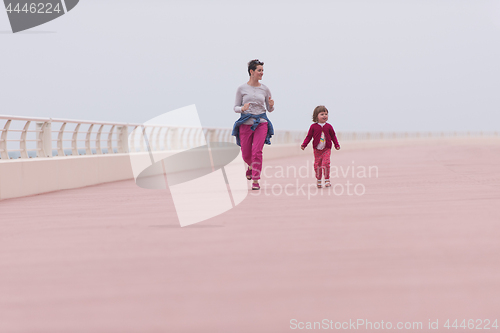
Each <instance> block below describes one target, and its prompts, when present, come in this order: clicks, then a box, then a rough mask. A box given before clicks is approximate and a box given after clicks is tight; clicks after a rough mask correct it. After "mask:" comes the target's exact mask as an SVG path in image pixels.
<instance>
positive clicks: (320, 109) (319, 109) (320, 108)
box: [313, 105, 328, 123]
mask: <svg viewBox="0 0 500 333" xmlns="http://www.w3.org/2000/svg"><path fill="white" fill-rule="evenodd" d="M324 111H326V113H328V109H327V108H326V106H324V105H319V106H317V107H316V108H315V109H314V111H313V122H315V123H317V122H318V115H319V114H320V113H321V112H324Z"/></svg>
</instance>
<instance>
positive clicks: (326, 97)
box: [0, 0, 500, 132]
mask: <svg viewBox="0 0 500 333" xmlns="http://www.w3.org/2000/svg"><path fill="white" fill-rule="evenodd" d="M255 58H257V59H260V60H261V61H263V62H264V63H265V65H264V72H265V74H264V79H263V80H262V83H264V84H265V85H267V86H268V87H269V88H270V90H271V92H272V95H273V99H274V100H275V111H274V112H273V113H272V114H270V115H269V117H270V119H271V120H272V121H273V124H274V127H275V129H281V130H307V129H308V128H309V125H310V124H311V115H312V111H313V109H314V108H315V107H316V106H317V105H325V106H327V108H328V109H329V110H330V121H329V122H330V123H331V124H332V125H333V126H334V128H335V130H336V131H377V132H379V131H416V132H418V131H467V130H471V131H497V130H500V128H499V127H500V126H499V124H500V112H499V111H500V110H499V109H500V108H499V106H500V94H499V91H500V65H499V61H498V59H500V1H497V0H491V1H490V0H475V1H469V0H467V1H463V0H432V1H430V0H418V1H414V0H405V1H401V0H381V1H377V0H365V1H363V0H348V1H347V0H346V1H335V0H325V1H315V0H312V1H307V2H306V1H293V0H291V1H277V0H267V1H258V0H257V1H251V2H248V1H239V0H230V1H229V0H228V1H210V0H206V1H199V0H182V1H180V0H179V1H168V0H164V1H160V0H140V1H131V0H80V3H79V4H78V5H77V6H76V7H75V8H74V9H73V10H72V11H71V12H69V13H67V14H66V15H64V16H62V17H60V18H58V19H56V20H54V21H51V22H48V23H46V24H44V25H41V26H38V27H35V28H33V29H30V30H27V31H25V32H20V33H16V34H12V32H11V30H10V25H9V21H8V17H7V14H6V12H4V11H0V64H1V65H0V100H1V109H0V114H2V115H16V116H33V117H51V118H68V119H84V120H95V121H115V122H129V123H144V122H146V121H148V120H149V119H151V118H154V117H156V116H158V115H161V114H163V113H165V112H168V111H171V110H175V109H178V108H181V107H184V106H187V105H191V104H195V105H196V107H197V110H198V113H199V116H200V119H201V122H202V125H203V126H205V127H222V128H229V127H231V126H232V124H233V123H234V121H235V120H236V119H237V118H238V115H237V114H235V113H234V111H233V106H234V100H235V93H236V89H237V87H238V86H239V85H241V84H243V83H245V82H247V80H248V73H247V62H248V61H249V60H251V59H255Z"/></svg>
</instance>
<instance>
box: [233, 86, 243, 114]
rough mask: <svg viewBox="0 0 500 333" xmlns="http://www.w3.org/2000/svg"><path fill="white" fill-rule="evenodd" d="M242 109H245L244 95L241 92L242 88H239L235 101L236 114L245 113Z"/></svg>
mask: <svg viewBox="0 0 500 333" xmlns="http://www.w3.org/2000/svg"><path fill="white" fill-rule="evenodd" d="M242 107H243V93H242V91H241V88H238V90H236V100H235V101H234V112H236V113H242V112H243V110H241V108H242Z"/></svg>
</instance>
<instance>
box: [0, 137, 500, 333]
mask: <svg viewBox="0 0 500 333" xmlns="http://www.w3.org/2000/svg"><path fill="white" fill-rule="evenodd" d="M499 141H500V140H499V139H496V140H479V139H477V140H475V139H474V140H472V139H471V140H442V141H430V140H427V141H422V142H419V143H415V142H410V141H408V142H407V143H400V144H398V145H393V146H389V147H373V148H370V149H367V148H361V147H354V146H352V147H351V149H349V144H347V143H346V144H344V145H343V149H342V150H341V151H339V152H332V165H334V166H337V168H338V171H339V177H338V178H332V180H333V181H334V183H336V184H338V185H337V186H336V188H335V189H336V191H337V193H334V192H333V190H330V192H328V189H322V190H321V191H319V192H316V189H315V188H314V187H311V188H308V187H307V186H308V185H309V184H311V183H313V182H314V179H313V177H312V172H311V171H312V170H309V175H308V176H309V177H308V178H307V177H306V178H301V177H300V175H297V176H296V177H294V175H293V173H292V171H293V168H295V169H296V170H297V171H299V169H300V167H302V166H304V168H303V169H302V175H304V173H305V171H306V170H307V169H308V168H309V169H311V162H312V153H311V152H304V153H303V155H301V156H298V157H294V158H287V159H281V160H274V161H268V162H267V163H266V165H267V166H269V168H268V169H267V171H266V177H263V182H262V185H263V189H262V191H261V192H260V193H259V195H258V196H257V195H255V194H256V193H255V191H254V192H252V193H250V195H249V196H248V197H247V198H246V199H245V200H244V201H243V203H241V204H240V205H238V206H237V207H236V208H235V209H233V210H230V211H228V212H226V213H225V214H222V215H219V216H217V217H215V218H212V219H211V220H208V221H205V222H203V223H200V224H196V225H193V226H189V227H185V228H180V227H179V225H178V222H177V218H176V214H175V210H174V206H173V203H172V198H171V197H170V195H169V192H168V191H160V190H145V189H141V188H138V187H136V186H135V184H134V182H133V181H122V182H116V183H109V184H102V185H98V186H93V187H88V188H83V189H75V190H67V191H60V192H54V193H48V194H44V195H38V196H33V197H27V198H20V199H11V200H5V201H1V202H0V212H1V213H0V332H1V333H16V332H26V333H38V332H40V333H41V332H44V333H76V332H82V333H90V332H92V333H100V332H103V333H104V332H110V333H111V332H113V333H115V332H116V333H127V332H141V333H150V332H151V333H153V332H154V333H156V332H158V333H160V332H161V333H165V332H167V333H170V332H174V333H175V332H228V333H233V332H236V333H238V332H245V333H246V332H248V333H255V332H293V331H307V330H299V329H298V327H297V326H295V327H297V329H293V328H294V324H291V320H294V319H295V320H296V322H295V321H292V323H297V325H298V324H299V322H302V323H304V325H306V323H307V322H321V321H322V320H324V319H326V320H327V321H328V323H330V320H331V321H332V323H331V325H333V330H330V331H340V330H335V327H334V326H335V323H336V322H338V323H344V322H347V323H348V322H349V320H351V322H353V321H356V320H358V319H359V320H364V321H369V322H371V323H372V325H375V326H376V325H377V324H376V323H378V324H379V325H380V324H381V322H382V321H383V322H384V324H383V325H387V322H391V324H392V326H393V329H392V331H395V329H394V327H395V326H396V325H397V323H398V322H401V323H403V325H404V324H405V323H407V322H409V323H413V322H421V323H422V325H423V326H422V329H410V330H403V331H409V332H430V331H433V332H436V331H438V332H450V331H456V329H454V328H452V329H450V330H448V329H446V328H444V327H443V325H444V324H445V322H446V320H447V319H451V320H452V322H453V320H455V319H458V320H459V321H458V323H459V324H460V322H461V321H462V320H463V319H466V320H469V319H473V320H474V325H479V327H484V326H485V324H486V321H485V320H487V319H488V320H490V321H491V323H493V321H494V320H495V319H499V320H500V318H499V317H500V312H499V311H498V309H500V264H499V263H500V241H499V239H500V142H499ZM287 166H289V169H288V170H289V175H288V177H287V175H286V167H287ZM369 166H372V167H376V168H372V169H371V170H372V174H371V175H369V174H368V167H369ZM281 167H284V169H282V168H281ZM340 167H342V169H341V168H340ZM347 167H351V168H352V167H354V168H355V171H356V173H355V174H354V177H353V174H352V172H351V171H352V169H351V168H350V169H347ZM363 167H365V168H366V170H365V171H366V174H365V177H362V176H363V174H362V172H361V171H362V170H363ZM282 170H284V172H281V171H282ZM375 170H378V174H376V173H375ZM342 171H344V173H346V174H345V176H346V177H344V175H342ZM346 171H347V172H346ZM290 173H292V174H290ZM306 176H307V175H306ZM369 176H370V177H369ZM242 177H244V174H242ZM264 180H265V182H264ZM348 181H349V184H351V186H350V187H349V188H348V184H347V182H348ZM355 185H358V186H357V187H356V189H357V191H358V194H362V195H357V194H356V193H354V186H355ZM301 186H302V187H301ZM342 188H343V189H344V193H342V194H340V190H341V189H342ZM285 189H286V190H287V193H288V194H285V192H284V191H285ZM363 189H364V194H363V193H361V191H362V190H363ZM197 190H199V191H204V190H206V189H197ZM280 190H281V191H282V192H281V193H280ZM309 190H310V192H308V191H309ZM348 190H350V192H349V193H350V194H351V195H349V193H348V192H347V191H348ZM273 191H274V192H273ZM429 320H431V321H432V322H435V321H436V320H438V325H439V329H437V330H429V329H428V323H429ZM479 320H481V323H480V321H479ZM452 322H451V323H452ZM451 323H450V324H451ZM498 324H499V325H500V323H498ZM301 325H302V324H301ZM344 325H345V324H344ZM372 327H373V326H372ZM490 327H491V324H490ZM358 328H359V329H358V331H367V332H371V331H384V330H382V329H379V330H375V328H373V329H370V327H368V329H366V326H364V325H363V326H360V327H358ZM351 329H352V327H351ZM459 330H460V331H462V330H463V329H462V328H460V329H459ZM315 331H322V330H320V329H318V328H317V329H316V330H315ZM325 331H328V330H325ZM463 331H465V330H463ZM467 331H469V330H467ZM496 331H498V330H496V329H491V331H489V332H496Z"/></svg>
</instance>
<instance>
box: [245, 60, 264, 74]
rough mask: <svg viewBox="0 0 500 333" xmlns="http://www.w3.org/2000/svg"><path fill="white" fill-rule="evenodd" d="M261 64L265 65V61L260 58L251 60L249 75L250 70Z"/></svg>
mask: <svg viewBox="0 0 500 333" xmlns="http://www.w3.org/2000/svg"><path fill="white" fill-rule="evenodd" d="M259 65H261V66H264V63H263V62H262V61H260V60H259V59H254V60H250V62H248V75H250V70H252V71H254V70H256V69H257V66H259Z"/></svg>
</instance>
